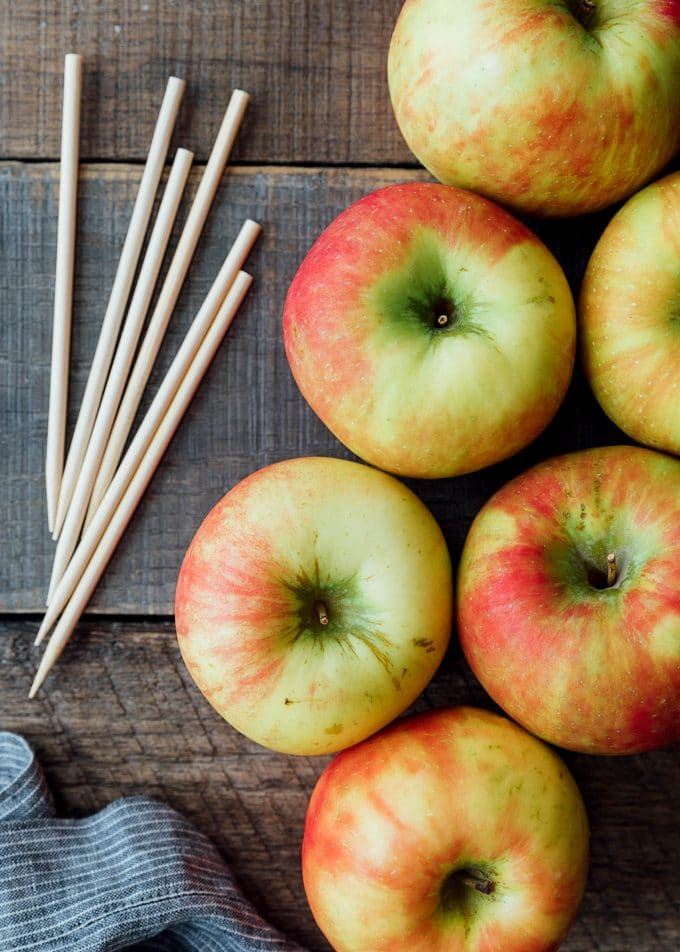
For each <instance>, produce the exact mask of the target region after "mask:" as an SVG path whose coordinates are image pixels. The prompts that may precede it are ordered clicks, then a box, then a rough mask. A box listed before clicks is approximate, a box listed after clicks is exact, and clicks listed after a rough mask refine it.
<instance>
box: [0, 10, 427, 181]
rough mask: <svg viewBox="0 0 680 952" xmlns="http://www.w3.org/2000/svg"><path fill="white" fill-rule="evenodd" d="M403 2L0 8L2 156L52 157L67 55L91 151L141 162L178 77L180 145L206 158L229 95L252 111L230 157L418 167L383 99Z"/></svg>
mask: <svg viewBox="0 0 680 952" xmlns="http://www.w3.org/2000/svg"><path fill="white" fill-rule="evenodd" d="M400 7H401V2H400V0H372V2H371V3H366V2H365V0H340V2H333V3H326V2H314V3H302V2H282V0H247V2H246V0H191V2H190V3H182V2H177V0H134V2H128V0H109V2H106V3H103V2H96V3H94V2H88V3H45V2H43V0H21V2H17V3H10V2H5V3H0V63H1V64H2V67H1V69H0V158H28V159H36V158H42V159H45V158H57V157H58V155H59V141H60V140H59V136H60V131H59V124H60V116H61V84H62V78H61V77H62V71H63V55H64V53H66V52H79V53H82V54H83V57H84V74H83V95H84V108H83V116H82V129H83V134H82V156H83V158H85V159H88V160H92V159H102V158H105V159H116V160H126V161H129V160H134V159H137V160H139V159H143V158H144V157H145V155H146V150H147V148H148V143H149V140H150V138H151V132H152V129H153V124H154V122H155V118H156V113H157V110H158V106H159V104H160V101H161V97H162V95H163V88H164V86H165V83H166V81H167V77H168V76H169V75H170V74H175V75H178V76H180V77H181V78H182V79H185V80H186V81H187V92H186V94H185V102H184V105H183V108H182V113H181V120H180V122H179V123H178V130H177V135H176V142H177V144H178V145H186V146H187V148H191V149H195V150H196V153H197V155H198V156H199V157H200V158H203V159H205V158H206V157H207V155H208V152H209V150H210V148H211V145H212V140H213V137H214V135H215V132H216V130H217V128H218V126H219V122H220V119H221V116H222V113H223V112H224V109H225V107H226V103H227V100H228V98H229V95H230V93H231V90H232V89H233V88H234V87H237V86H238V87H241V88H245V89H247V90H248V92H250V93H251V95H252V99H253V102H252V108H251V111H250V114H249V116H248V119H247V121H246V124H245V126H244V130H243V135H242V136H239V140H238V143H237V145H236V149H235V153H234V155H235V158H237V159H238V160H241V161H249V162H275V163H287V162H293V161H294V162H308V163H310V162H313V163H314V164H317V163H332V164H337V165H341V164H348V163H352V164H354V163H387V164H391V163H399V164H413V158H412V157H411V155H410V154H409V152H408V150H407V149H406V146H405V145H404V142H403V140H402V138H401V136H400V133H399V130H398V128H397V125H396V122H395V120H394V118H393V116H392V112H391V108H390V105H389V100H388V97H387V79H386V65H385V64H386V55H387V53H386V51H387V46H388V43H389V37H390V35H391V32H392V28H393V26H394V23H395V21H396V17H397V14H398V12H399V9H400Z"/></svg>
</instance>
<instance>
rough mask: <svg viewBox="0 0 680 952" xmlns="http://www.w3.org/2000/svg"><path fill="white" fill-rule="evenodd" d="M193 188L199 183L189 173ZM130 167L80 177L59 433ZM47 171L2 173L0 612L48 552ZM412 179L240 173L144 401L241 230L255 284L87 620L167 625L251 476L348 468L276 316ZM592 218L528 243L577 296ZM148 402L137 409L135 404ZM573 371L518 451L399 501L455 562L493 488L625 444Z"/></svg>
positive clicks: (52, 214)
mask: <svg viewBox="0 0 680 952" xmlns="http://www.w3.org/2000/svg"><path fill="white" fill-rule="evenodd" d="M192 174H193V179H192V181H193V184H194V186H195V183H196V180H197V177H198V172H196V173H192ZM139 175H140V170H139V169H138V168H130V167H127V166H101V165H95V166H90V167H87V168H86V169H85V171H84V173H83V175H82V184H81V202H80V215H79V239H78V260H77V276H76V287H75V312H74V332H73V360H72V392H71V399H70V405H71V423H73V420H74V418H75V413H76V410H77V407H78V404H79V396H80V394H81V393H82V389H83V387H84V383H85V380H86V376H87V372H88V368H89V363H90V360H91V356H92V353H93V351H94V346H95V341H96V336H97V334H98V331H99V326H100V323H101V318H102V314H103V310H104V306H105V301H106V298H107V295H108V291H109V288H110V285H111V281H112V279H113V274H114V271H115V267H116V265H117V262H118V256H119V252H120V247H121V245H122V241H123V238H124V234H125V230H126V228H127V222H128V217H129V213H130V208H131V205H132V202H133V200H134V194H135V187H136V183H137V182H138V179H139ZM55 176H56V171H55V167H54V166H53V165H39V166H35V165H24V164H20V163H7V164H4V165H0V208H2V209H3V215H2V217H0V258H2V259H3V260H4V261H5V262H6V267H5V269H4V271H3V274H2V276H0V328H1V330H0V419H1V421H2V423H1V427H0V441H1V442H0V449H1V450H2V452H0V481H1V482H2V485H3V487H4V488H3V492H2V493H0V524H2V525H3V526H4V529H5V539H6V546H7V551H8V552H9V554H10V557H9V558H6V559H3V560H1V561H0V611H13V612H21V611H23V612H35V611H39V610H40V609H41V607H42V604H43V598H44V592H45V588H46V585H47V579H48V576H49V569H50V565H51V557H52V552H53V544H52V542H51V540H50V539H49V537H48V534H47V529H46V517H45V500H44V496H45V493H44V485H43V484H44V477H43V467H44V451H45V450H44V448H45V432H46V413H47V401H48V387H49V354H50V340H51V319H52V318H51V315H52V291H53V269H54V257H55V248H54V242H55V234H56V220H55V219H56V211H55V181H56V178H55ZM423 177H425V176H424V173H421V172H407V171H404V170H389V169H374V170H346V169H332V170H331V169H326V170H319V169H308V170H299V169H298V170H294V169H286V168H282V169H278V168H277V169H272V168H261V169H238V170H236V171H235V172H233V173H232V174H231V175H229V176H228V177H227V178H226V179H225V182H224V184H223V186H222V189H221V190H220V193H219V195H218V198H217V201H216V204H215V206H214V208H213V211H212V213H211V216H210V219H209V223H208V226H207V229H206V233H205V235H204V238H203V239H202V241H201V244H200V246H199V250H198V253H197V256H196V260H195V264H194V266H193V267H192V270H191V272H190V275H189V278H188V281H187V285H186V288H185V290H184V291H183V293H182V295H181V297H180V301H179V306H178V309H177V313H176V316H175V318H174V319H173V321H172V323H171V327H170V331H169V334H168V339H167V342H166V346H164V349H163V351H162V353H161V355H160V359H159V362H158V370H157V372H156V373H155V375H154V378H153V380H152V383H151V386H150V388H149V394H151V393H153V392H154V389H155V386H156V385H157V383H158V381H159V379H160V375H161V373H162V371H163V370H164V368H165V367H166V366H167V364H168V363H169V360H170V359H171V357H172V355H173V354H174V352H175V350H176V348H177V346H178V342H179V340H180V338H181V335H182V334H183V333H184V330H185V328H186V327H187V326H188V323H189V321H190V320H191V318H192V317H193V315H194V314H195V312H196V310H197V308H198V307H199V305H200V302H201V300H202V298H203V296H204V294H205V293H206V291H207V289H208V287H209V285H210V282H211V281H212V278H213V277H214V275H215V273H216V272H217V269H218V267H219V264H220V262H221V260H222V258H223V256H224V254H225V253H226V251H227V249H228V246H229V244H230V242H231V240H232V238H233V237H234V235H235V234H236V232H237V230H238V228H239V227H240V224H241V222H242V221H243V219H244V218H245V217H247V216H251V217H254V218H256V219H257V220H259V221H261V222H262V224H263V225H264V229H265V231H264V236H263V238H262V239H261V240H260V242H259V244H258V247H257V248H256V250H255V253H254V254H253V256H252V259H251V262H250V267H251V269H252V272H253V274H254V275H255V278H256V283H255V286H254V289H253V291H252V292H251V294H250V296H249V298H248V300H247V301H246V304H245V306H244V307H243V309H242V311H241V313H240V314H239V317H238V319H237V322H236V324H235V326H234V327H233V329H232V330H231V332H230V334H229V337H228V338H227V341H226V342H225V344H224V345H223V347H222V350H221V352H220V353H219V355H218V357H217V359H216V361H215V364H214V366H213V367H212V368H211V371H210V372H209V374H208V376H207V378H206V380H205V381H204V384H203V386H202V389H201V390H200V392H199V394H198V396H197V398H196V400H195V402H194V404H193V406H192V407H191V409H190V411H189V413H188V416H187V419H186V420H185V422H184V424H183V426H182V428H181V429H180V431H179V432H178V434H177V436H176V437H175V440H174V441H173V444H172V445H171V447H170V450H169V452H168V455H167V457H166V459H165V461H164V463H163V464H162V465H161V468H160V469H159V471H158V473H157V475H156V478H155V479H154V481H153V483H152V485H151V487H150V490H149V492H148V494H147V496H146V498H145V499H144V500H143V502H142V505H141V507H140V509H139V510H138V513H137V516H136V518H135V520H134V522H133V524H132V525H131V527H130V529H129V530H128V533H127V534H126V536H125V538H124V539H123V542H122V544H121V547H120V549H119V551H118V553H117V554H116V556H115V558H114V560H113V562H112V563H111V566H110V568H109V571H108V572H107V574H106V576H105V579H104V581H103V583H102V585H101V587H100V589H99V590H98V592H97V593H96V595H95V599H94V601H93V603H92V610H95V611H103V612H116V613H132V614H139V613H152V614H167V613H170V612H171V611H172V604H173V594H174V586H175V580H176V575H177V571H178V568H179V565H180V563H181V559H182V556H183V554H184V551H185V549H186V546H187V545H188V543H189V541H190V539H191V538H192V536H193V533H194V532H195V530H196V528H197V527H198V525H199V523H200V522H201V520H202V519H203V517H204V516H205V514H206V513H207V511H208V510H209V509H210V508H211V507H212V505H213V504H214V503H215V502H216V501H217V499H218V498H220V496H221V495H222V494H223V493H224V492H225V491H226V490H227V489H228V488H230V487H231V486H232V485H234V484H235V483H236V482H237V481H238V480H239V479H241V478H242V477H243V476H245V475H247V474H248V473H249V472H250V471H252V470H253V469H256V468H258V467H260V466H263V465H265V464H267V463H269V462H273V461H274V460H276V459H283V458H287V457H293V456H302V455H309V454H329V455H347V454H346V451H345V450H344V448H343V447H342V446H340V444H339V443H338V442H337V441H336V440H335V439H334V438H333V437H332V436H331V435H330V433H329V432H328V431H327V430H326V429H325V427H323V426H322V424H321V423H320V422H319V421H318V420H317V419H316V417H315V416H314V414H313V413H312V412H311V410H310V409H309V408H308V407H307V405H306V404H305V402H304V401H303V399H302V397H301V396H300V395H299V393H298V391H297V388H296V386H295V384H294V382H293V379H292V377H291V375H290V372H289V370H288V365H287V362H286V359H285V354H284V352H283V346H282V341H281V331H280V316H281V311H282V307H283V301H284V297H285V293H286V289H287V287H288V284H289V282H290V280H291V278H292V276H293V274H294V272H295V270H296V268H297V266H298V264H299V262H300V261H301V259H302V257H303V256H304V254H305V251H306V250H307V248H308V247H309V245H310V244H311V243H312V241H313V240H314V238H315V237H316V236H317V235H318V233H319V232H320V231H321V230H322V228H323V227H324V226H325V225H326V224H327V223H328V222H329V221H330V220H331V219H332V218H333V217H334V215H335V214H337V213H338V212H339V211H340V210H341V209H343V208H345V207H346V206H347V205H348V204H349V203H350V202H351V201H353V200H354V199H356V198H358V197H359V196H360V195H362V194H364V193H365V192H367V191H370V190H371V189H374V188H377V187H379V186H381V185H386V184H389V183H391V182H394V181H398V180H404V179H410V180H413V179H417V178H423ZM605 220H606V219H605V216H603V215H600V216H594V217H592V218H589V219H581V220H580V221H579V222H578V223H576V224H573V225H568V224H566V223H544V224H542V225H541V226H540V230H541V234H542V236H543V237H544V239H545V240H546V241H547V242H548V243H549V244H550V246H551V247H552V249H553V250H554V252H555V253H556V254H557V255H558V257H559V259H560V260H561V261H562V263H563V264H564V266H565V268H566V270H567V273H568V275H569V278H570V280H571V283H572V286H573V287H574V288H576V287H577V285H578V282H579V279H580V275H581V272H582V269H583V267H584V265H585V262H586V260H587V257H588V253H589V250H590V248H591V247H592V245H593V244H594V242H595V240H596V238H597V236H598V235H599V233H600V230H601V228H602V227H603V223H604V221H605ZM148 399H149V398H148V397H147V400H146V402H147V403H148ZM624 439H625V438H624V437H623V435H622V434H621V433H620V431H618V430H617V429H616V428H615V427H613V425H612V424H610V423H609V422H608V421H607V420H606V419H605V417H604V415H603V414H602V413H601V411H600V410H599V408H598V407H597V406H596V404H595V402H594V400H593V399H592V397H591V396H590V393H589V391H588V388H587V387H586V385H585V383H584V382H583V380H582V379H581V377H580V375H579V374H578V373H577V375H576V377H575V380H574V384H573V386H572V390H571V392H570V394H569V397H568V399H567V401H566V403H565V405H564V407H563V409H562V411H561V412H560V414H559V415H558V417H557V419H556V420H555V422H554V423H553V424H552V425H551V427H550V428H549V429H548V430H547V431H546V433H545V434H544V435H543V436H542V437H541V438H540V439H539V440H538V441H537V442H536V443H534V444H533V446H532V447H530V448H529V449H528V450H526V451H525V452H524V453H521V454H519V455H518V456H516V457H515V458H514V459H513V460H511V461H508V462H507V463H504V464H501V465H499V466H495V467H492V468H491V469H488V470H485V471H484V472H482V473H477V474H473V475H472V476H468V477H462V478H460V479H456V480H442V481H440V482H427V481H421V482H415V481H413V482H412V483H411V485H412V487H413V488H414V489H415V490H416V492H418V493H419V494H420V495H421V496H422V498H423V499H424V500H425V502H426V503H427V504H428V505H430V506H431V508H432V509H433V511H434V513H435V515H436V516H437V518H438V519H439V520H440V522H441V524H442V526H443V528H444V531H445V534H446V536H447V540H448V542H449V545H450V547H451V551H452V554H453V556H454V558H455V557H456V556H457V554H458V552H459V550H460V547H461V545H462V542H463V539H464V536H465V533H466V531H467V528H468V526H469V523H470V521H471V519H472V517H473V516H474V514H475V512H476V511H477V510H478V509H479V508H480V506H481V505H482V504H483V502H484V501H485V500H486V498H487V497H488V496H489V495H490V494H491V492H493V491H494V490H495V489H496V488H498V486H500V485H501V484H502V483H503V482H504V481H505V480H507V479H509V478H510V477H511V476H513V475H515V474H516V473H518V472H520V471H521V470H522V469H524V468H526V467H527V466H528V465H529V464H531V463H533V462H536V461H538V460H539V459H541V458H545V457H546V456H548V455H551V454H552V453H556V452H563V451H566V450H569V449H575V448H577V447H580V446H588V445H594V444H597V443H601V444H604V443H611V442H617V441H621V440H624Z"/></svg>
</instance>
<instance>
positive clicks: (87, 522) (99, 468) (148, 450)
mask: <svg viewBox="0 0 680 952" xmlns="http://www.w3.org/2000/svg"><path fill="white" fill-rule="evenodd" d="M81 84H82V58H81V57H80V56H79V55H77V54H69V55H67V56H66V60H65V70H64V109H63V120H62V143H61V167H60V181H59V212H58V229H57V266H56V276H55V298H54V301H55V303H54V330H53V338H52V366H51V378H50V405H49V417H48V431H47V456H46V489H47V511H48V520H49V528H50V532H52V533H53V537H54V538H55V540H57V547H56V551H55V556H54V564H53V568H52V577H51V580H50V585H49V591H48V596H47V611H46V614H45V617H44V619H43V622H42V624H41V626H40V629H39V631H38V635H37V637H36V644H40V643H41V642H42V640H43V639H44V638H45V636H46V635H47V633H48V632H49V631H50V629H52V628H53V626H54V630H53V631H52V634H51V636H50V639H49V641H48V643H47V647H46V649H45V652H44V654H43V656H42V659H41V662H40V665H39V667H38V671H37V673H36V676H35V680H34V681H33V685H32V687H31V690H30V697H33V696H34V695H35V694H36V692H37V691H38V689H39V688H40V686H41V685H42V683H43V682H44V680H45V678H46V677H47V675H48V673H49V672H50V670H51V668H52V667H53V665H54V664H55V662H56V661H57V659H58V657H59V655H60V654H61V652H62V651H63V649H64V647H65V645H66V643H67V641H68V639H69V637H70V636H71V634H72V632H73V630H74V628H75V626H76V624H77V622H78V620H79V618H80V616H81V615H82V613H83V611H84V610H85V607H86V605H87V603H88V601H89V599H90V597H91V595H92V593H93V591H94V589H95V588H96V586H97V584H98V582H99V579H100V578H101V576H102V574H103V572H104V570H105V568H106V566H107V564H108V562H109V560H110V558H111V556H112V555H113V552H114V551H115V548H116V546H117V545H118V542H119V540H120V538H121V536H122V534H123V532H124V531H125V529H126V527H127V525H128V523H129V521H130V519H131V517H132V515H133V513H134V511H135V509H136V507H137V505H138V503H139V501H140V499H141V497H142V495H143V493H144V491H145V489H146V487H147V486H148V484H149V481H150V480H151V477H152V476H153V474H154V472H155V470H156V467H157V466H158V464H159V462H160V460H161V458H162V456H163V454H164V452H165V450H166V448H167V446H168V444H169V443H170V440H171V439H172V436H173V434H174V432H175V430H176V428H177V426H178V425H179V422H180V420H181V419H182V417H183V415H184V413H185V411H186V409H187V407H188V406H189V403H190V402H191V399H192V397H193V395H194V393H195V392H196V390H197V388H198V385H199V383H200V381H201V379H202V377H203V375H204V374H205V371H206V370H207V368H208V366H209V365H210V362H211V361H212V358H213V356H214V355H215V353H216V352H217V350H218V348H219V346H220V343H221V341H222V339H223V337H224V335H225V333H226V331H227V329H228V327H229V325H230V324H231V321H232V320H233V318H234V317H235V315H236V312H237V311H238V308H239V307H240V305H241V302H242V301H243V298H244V297H245V295H246V293H247V291H248V288H249V287H250V284H251V282H252V278H251V276H250V275H249V274H246V272H244V271H242V270H241V269H242V267H243V265H244V264H245V261H246V259H247V257H248V254H249V253H250V250H251V249H252V247H253V244H254V243H255V241H256V239H257V237H258V235H259V233H260V226H259V225H258V224H256V223H255V222H254V221H251V220H246V221H245V222H244V224H243V226H242V228H241V230H240V232H239V234H238V236H237V237H236V240H235V241H234V244H233V246H232V248H231V250H230V251H229V253H228V254H227V257H226V259H225V261H224V264H223V265H222V267H221V268H220V270H219V273H218V274H217V277H216V278H215V280H214V281H213V284H212V286H211V288H210V290H209V292H208V294H207V296H206V298H205V300H204V301H203V304H202V305H201V307H200V309H199V311H198V313H197V314H196V317H195V318H194V321H193V323H192V324H191V326H190V328H189V330H188V331H187V334H186V336H185V338H184V341H183V342H182V344H181V346H180V348H179V350H178V351H177V354H176V355H175V358H174V360H173V362H172V364H171V366H170V369H169V370H168V372H167V374H166V376H165V378H164V380H163V382H162V384H161V386H160V388H159V390H158V392H157V393H156V395H155V397H154V399H153V402H152V403H151V405H150V407H149V409H148V411H147V413H146V414H145V416H144V417H143V419H142V421H141V423H140V424H139V427H138V429H137V431H136V433H135V435H134V437H133V439H132V440H131V442H130V444H129V447H128V449H127V450H126V452H125V454H124V455H123V450H124V449H125V445H126V441H127V438H128V436H129V434H130V431H131V428H132V425H133V422H134V419H135V415H136V412H137V409H138V407H139V403H140V400H141V398H142V394H143V392H144V388H145V386H146V383H147V381H148V378H149V375H150V373H151V370H152V367H153V363H154V361H155V359H156V355H157V353H158V351H159V349H160V346H161V343H162V340H163V335H164V333H165V330H166V328H167V326H168V322H169V320H170V317H171V316H172V313H173V310H174V308H175V304H176V302H177V298H178V297H179V293H180V290H181V288H182V285H183V283H184V279H185V277H186V275H187V272H188V270H189V266H190V264H191V260H192V257H193V254H194V251H195V249H196V245H197V243H198V239H199V237H200V234H201V231H202V230H203V226H204V224H205V221H206V218H207V216H208V212H209V210H210V206H211V204H212V201H213V199H214V196H215V193H216V191H217V187H218V185H219V183H220V180H221V178H222V174H223V172H224V168H225V166H226V163H227V160H228V158H229V154H230V152H231V149H232V146H233V143H234V140H235V138H236V134H237V132H238V129H239V126H240V124H241V121H242V119H243V116H244V113H245V110H246V107H247V105H248V95H247V94H246V93H245V92H243V91H242V90H235V91H234V93H233V95H232V97H231V100H230V102H229V105H228V107H227V110H226V112H225V115H224V119H223V120H222V125H221V127H220V130H219V132H218V135H217V139H216V141H215V144H214V146H213V149H212V152H211V154H210V157H209V159H208V163H207V165H206V166H205V170H204V172H203V175H202V178H201V180H200V183H199V186H198V189H197V191H196V196H195V198H194V201H193V203H192V205H191V208H190V210H189V212H188V215H187V218H186V223H185V225H184V228H183V230H182V233H181V235H180V238H179V240H178V242H177V246H176V248H175V251H174V254H173V257H172V259H171V261H170V265H169V267H168V270H167V273H166V277H165V279H164V281H163V284H162V286H161V288H160V291H159V292H158V295H157V297H156V303H155V307H154V309H153V312H152V314H151V316H150V318H149V320H148V322H146V328H145V332H144V337H143V339H142V340H141V344H140V338H141V336H142V331H143V329H144V326H145V321H146V317H147V313H148V311H149V308H150V305H151V299H152V297H153V295H154V290H155V287H156V282H157V280H158V275H159V272H160V269H161V265H162V262H163V258H164V256H165V252H166V249H167V246H168V242H169V240H170V235H171V233H172V228H173V224H174V221H175V216H176V214H177V211H178V208H179V205H180V201H181V198H182V193H183V191H184V186H185V184H186V181H187V178H188V174H189V169H190V167H191V163H192V160H193V154H192V153H191V152H189V151H187V150H186V149H178V150H177V153H176V155H175V159H174V161H173V163H172V168H171V170H170V174H169V176H168V179H167V183H166V186H165V190H164V192H163V196H162V200H161V201H160V204H159V207H158V212H157V214H156V218H155V221H154V223H153V226H152V228H151V232H150V235H149V237H148V241H146V247H145V251H144V256H143V260H142V261H141V266H139V270H138V265H140V257H141V255H142V248H143V246H144V243H145V238H146V234H147V230H148V229H149V225H150V221H151V218H152V213H153V208H154V204H155V199H156V193H157V191H158V187H159V183H160V181H161V176H162V173H163V168H164V165H165V161H166V157H167V152H168V147H169V144H170V139H171V137H172V132H173V128H174V125H175V120H176V118H177V113H178V111H179V105H180V101H181V98H182V94H183V92H184V87H185V83H184V81H183V80H181V79H177V78H176V77H174V76H173V77H171V78H170V79H169V80H168V85H167V88H166V91H165V96H164V98H163V102H162V104H161V108H160V112H159V115H158V120H157V122H156V127H155V130H154V133H153V137H152V140H151V145H150V147H149V153H148V157H147V161H146V164H145V166H144V172H143V174H142V178H141V181H140V185H139V190H138V192H137V196H136V199H135V203H134V206H133V210H132V215H131V217H130V224H129V227H128V231H127V235H126V238H125V241H124V244H123V249H122V252H121V256H120V262H119V264H118V268H117V271H116V275H115V278H114V282H113V287H112V289H111V293H110V297H109V300H108V304H107V307H106V311H105V313H104V318H103V321H102V327H101V331H100V334H99V339H98V341H97V346H96V349H95V353H94V357H93V359H92V365H91V368H90V373H89V377H88V380H87V385H86V387H85V392H84V395H83V399H82V403H81V406H80V409H79V414H78V418H77V422H76V426H75V429H74V431H73V436H72V438H71V442H70V445H69V450H68V455H66V462H65V464H64V456H65V436H66V413H67V397H68V377H69V350H70V337H71V309H72V296H73V294H72V289H73V270H74V257H75V232H76V205H77V183H78V156H79V128H80V96H81ZM136 273H137V281H136V284H135V286H134V289H133V287H132V285H133V281H134V276H135V274H136ZM138 345H139V346H138ZM121 457H122V459H121Z"/></svg>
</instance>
